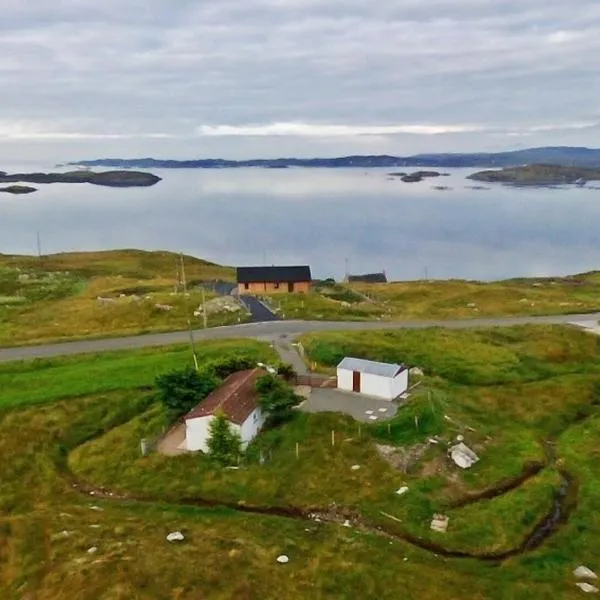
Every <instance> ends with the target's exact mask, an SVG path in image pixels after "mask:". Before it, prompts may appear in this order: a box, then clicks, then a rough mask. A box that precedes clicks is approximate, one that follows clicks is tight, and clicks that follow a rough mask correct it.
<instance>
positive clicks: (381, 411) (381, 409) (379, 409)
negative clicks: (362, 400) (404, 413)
mask: <svg viewBox="0 0 600 600" xmlns="http://www.w3.org/2000/svg"><path fill="white" fill-rule="evenodd" d="M377 410H378V411H379V412H380V413H384V412H387V408H378V409H377Z"/></svg>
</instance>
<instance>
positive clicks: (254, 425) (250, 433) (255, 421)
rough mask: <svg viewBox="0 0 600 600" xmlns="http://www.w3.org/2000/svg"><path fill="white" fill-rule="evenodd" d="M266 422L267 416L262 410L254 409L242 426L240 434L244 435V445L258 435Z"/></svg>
mask: <svg viewBox="0 0 600 600" xmlns="http://www.w3.org/2000/svg"><path fill="white" fill-rule="evenodd" d="M264 424H265V417H264V415H263V413H262V411H261V410H260V408H256V409H254V410H253V411H252V412H251V413H250V414H249V415H248V418H247V419H246V420H245V421H244V422H243V423H242V427H241V428H240V435H241V436H242V443H243V445H244V446H247V445H248V444H249V443H250V442H251V441H252V440H253V439H254V438H255V437H256V435H257V434H258V432H259V431H260V430H261V428H262V426H263V425H264Z"/></svg>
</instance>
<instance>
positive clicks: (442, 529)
mask: <svg viewBox="0 0 600 600" xmlns="http://www.w3.org/2000/svg"><path fill="white" fill-rule="evenodd" d="M449 520H450V517H446V516H445V515H437V514H436V515H433V519H431V529H432V530H433V531H437V532H438V533H446V530H447V529H448V521H449Z"/></svg>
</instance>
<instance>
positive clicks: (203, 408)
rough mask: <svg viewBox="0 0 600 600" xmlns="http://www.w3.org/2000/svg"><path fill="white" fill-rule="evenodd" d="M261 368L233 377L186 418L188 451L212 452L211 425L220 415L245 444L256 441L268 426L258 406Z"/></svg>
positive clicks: (236, 374) (239, 373) (240, 372)
mask: <svg viewBox="0 0 600 600" xmlns="http://www.w3.org/2000/svg"><path fill="white" fill-rule="evenodd" d="M262 374H263V371H262V370H261V369H249V370H247V371H239V372H237V373H234V374H233V375H230V376H229V377H228V378H227V379H226V380H225V381H224V383H223V385H221V386H220V387H219V388H217V389H216V390H214V391H213V392H212V393H211V394H209V395H208V396H207V397H206V398H205V399H204V400H203V401H202V402H200V404H198V406H196V407H195V408H193V409H192V410H191V411H190V412H189V413H188V414H187V415H185V446H186V448H187V450H202V451H203V452H206V451H207V450H208V445H207V444H208V438H209V425H210V422H211V421H212V420H213V419H214V417H215V414H217V412H222V413H223V414H224V415H225V416H226V417H227V420H228V421H229V426H230V427H231V428H232V429H234V430H236V431H237V432H238V433H239V434H240V436H241V438H242V443H243V444H244V445H247V444H248V443H249V442H251V441H252V439H254V437H255V436H256V434H257V433H258V432H259V431H260V429H261V427H262V426H263V424H264V421H265V420H264V416H263V414H262V411H261V409H260V406H259V405H258V394H257V392H256V389H255V384H256V380H257V378H258V377H260V376H261V375H262Z"/></svg>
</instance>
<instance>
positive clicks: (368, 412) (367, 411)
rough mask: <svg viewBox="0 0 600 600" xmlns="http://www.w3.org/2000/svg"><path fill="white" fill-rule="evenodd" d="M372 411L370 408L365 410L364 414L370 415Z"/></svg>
mask: <svg viewBox="0 0 600 600" xmlns="http://www.w3.org/2000/svg"><path fill="white" fill-rule="evenodd" d="M372 414H373V411H372V410H365V415H372Z"/></svg>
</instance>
